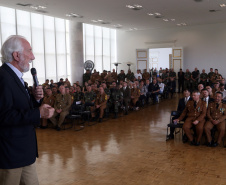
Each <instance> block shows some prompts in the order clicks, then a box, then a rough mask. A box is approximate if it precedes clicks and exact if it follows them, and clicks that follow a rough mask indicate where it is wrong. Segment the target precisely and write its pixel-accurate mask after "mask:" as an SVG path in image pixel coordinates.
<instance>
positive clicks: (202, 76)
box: [200, 69, 208, 87]
mask: <svg viewBox="0 0 226 185" xmlns="http://www.w3.org/2000/svg"><path fill="white" fill-rule="evenodd" d="M207 79H208V75H207V74H206V72H205V69H203V70H202V73H201V74H200V83H201V84H203V85H204V87H206V84H207Z"/></svg>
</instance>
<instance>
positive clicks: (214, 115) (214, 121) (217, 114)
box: [204, 92, 226, 147]
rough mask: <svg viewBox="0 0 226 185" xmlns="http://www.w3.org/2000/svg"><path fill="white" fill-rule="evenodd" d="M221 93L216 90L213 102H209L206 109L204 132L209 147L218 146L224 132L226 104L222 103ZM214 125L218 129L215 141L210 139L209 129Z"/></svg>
mask: <svg viewBox="0 0 226 185" xmlns="http://www.w3.org/2000/svg"><path fill="white" fill-rule="evenodd" d="M222 98H223V97H222V93H221V92H216V94H215V102H212V103H210V105H209V106H208V110H207V118H208V120H207V122H206V124H205V127H204V129H205V133H206V136H207V141H208V144H207V146H209V147H211V146H212V147H216V146H218V145H219V144H220V143H221V141H222V138H223V137H224V134H225V119H226V112H225V111H226V105H225V104H223V103H222ZM214 126H216V127H217V130H218V133H219V135H218V139H217V142H214V141H212V137H211V129H212V128H213V127H214Z"/></svg>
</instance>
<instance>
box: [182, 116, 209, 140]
mask: <svg viewBox="0 0 226 185" xmlns="http://www.w3.org/2000/svg"><path fill="white" fill-rule="evenodd" d="M195 120H196V118H195V117H188V118H187V119H186V120H185V122H184V125H183V130H184V132H185V134H186V135H187V137H188V139H189V140H190V141H193V135H192V133H191V128H192V126H193V125H194V124H193V123H192V122H193V121H195ZM204 123H205V119H203V120H201V121H200V122H199V123H198V124H197V125H194V126H195V130H196V133H197V140H196V142H200V140H201V137H202V133H203V127H204Z"/></svg>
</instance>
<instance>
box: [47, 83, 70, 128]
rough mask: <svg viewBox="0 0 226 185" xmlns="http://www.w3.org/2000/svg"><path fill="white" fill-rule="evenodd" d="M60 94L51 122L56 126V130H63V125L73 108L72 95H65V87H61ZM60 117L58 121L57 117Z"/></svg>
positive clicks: (57, 97)
mask: <svg viewBox="0 0 226 185" xmlns="http://www.w3.org/2000/svg"><path fill="white" fill-rule="evenodd" d="M59 91H60V93H59V94H58V95H57V96H56V100H55V103H54V108H55V112H54V114H53V117H52V118H50V121H51V122H52V123H53V124H54V126H56V130H58V131H60V130H61V125H62V123H63V122H64V119H65V117H66V116H67V115H68V114H69V110H70V108H71V95H70V94H66V93H65V86H64V85H61V86H60V87H59ZM58 115H60V117H59V120H58V121H57V119H56V117H57V116H58Z"/></svg>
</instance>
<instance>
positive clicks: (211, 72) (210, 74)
mask: <svg viewBox="0 0 226 185" xmlns="http://www.w3.org/2000/svg"><path fill="white" fill-rule="evenodd" d="M213 74H214V72H213V68H210V72H209V73H208V80H209V86H210V87H212V84H213V83H214V81H213V82H212V76H213Z"/></svg>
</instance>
